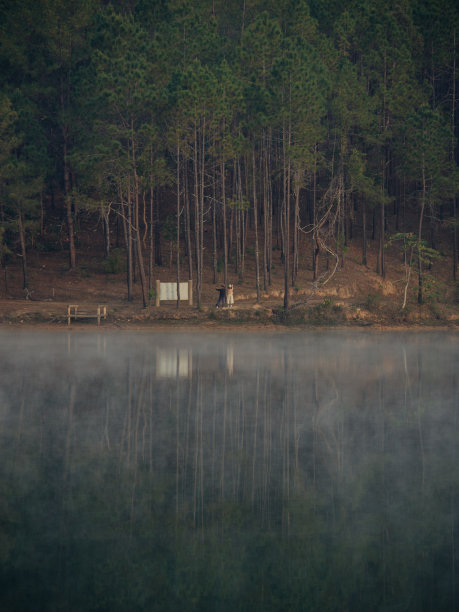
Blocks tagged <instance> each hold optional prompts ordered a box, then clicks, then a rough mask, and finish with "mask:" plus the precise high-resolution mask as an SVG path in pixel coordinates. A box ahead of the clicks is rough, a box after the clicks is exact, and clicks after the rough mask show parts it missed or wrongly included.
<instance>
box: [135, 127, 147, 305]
mask: <svg viewBox="0 0 459 612" xmlns="http://www.w3.org/2000/svg"><path fill="white" fill-rule="evenodd" d="M131 130H132V166H133V170H134V204H135V219H134V222H135V242H136V253H137V264H138V266H139V274H140V284H141V286H142V302H143V307H144V308H146V307H147V304H148V299H147V279H146V276H145V266H144V264H143V253H142V240H141V236H140V215H139V177H138V175H137V164H136V151H135V141H134V129H133V122H131Z"/></svg>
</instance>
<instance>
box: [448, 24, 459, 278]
mask: <svg viewBox="0 0 459 612" xmlns="http://www.w3.org/2000/svg"><path fill="white" fill-rule="evenodd" d="M456 146H457V144H456V29H454V30H453V67H452V95H451V153H450V157H451V162H452V163H453V164H454V161H455V147H456ZM451 209H452V210H451V212H452V218H453V279H454V280H455V281H456V280H457V260H458V255H457V250H458V248H457V242H458V241H457V196H454V197H453V198H452V201H451Z"/></svg>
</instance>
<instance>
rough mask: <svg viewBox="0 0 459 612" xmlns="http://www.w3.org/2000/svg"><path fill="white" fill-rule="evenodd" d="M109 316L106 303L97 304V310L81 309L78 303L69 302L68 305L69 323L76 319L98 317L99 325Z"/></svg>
mask: <svg viewBox="0 0 459 612" xmlns="http://www.w3.org/2000/svg"><path fill="white" fill-rule="evenodd" d="M106 318H107V307H106V306H104V305H99V306H97V312H94V311H92V312H89V311H88V310H79V305H78V304H69V305H68V306H67V325H70V321H71V320H72V319H74V320H75V321H76V320H77V319H97V325H100V320H101V319H106Z"/></svg>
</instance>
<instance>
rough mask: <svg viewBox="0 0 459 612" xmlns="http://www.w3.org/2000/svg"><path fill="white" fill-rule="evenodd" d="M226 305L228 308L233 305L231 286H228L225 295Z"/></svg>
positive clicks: (232, 288) (232, 289)
mask: <svg viewBox="0 0 459 612" xmlns="http://www.w3.org/2000/svg"><path fill="white" fill-rule="evenodd" d="M226 300H227V302H226V303H227V304H228V306H229V307H230V308H232V307H233V304H234V287H233V285H232V284H230V285H228V292H227V294H226Z"/></svg>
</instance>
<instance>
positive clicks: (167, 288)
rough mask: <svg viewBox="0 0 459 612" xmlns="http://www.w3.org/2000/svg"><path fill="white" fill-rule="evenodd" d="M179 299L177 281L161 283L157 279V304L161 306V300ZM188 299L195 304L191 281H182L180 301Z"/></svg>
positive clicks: (191, 303)
mask: <svg viewBox="0 0 459 612" xmlns="http://www.w3.org/2000/svg"><path fill="white" fill-rule="evenodd" d="M176 300H177V283H161V282H160V281H159V280H157V281H156V306H159V304H160V302H161V301H166V302H167V301H176ZM182 300H183V301H185V302H186V301H188V302H189V304H190V306H192V305H193V288H192V284H191V281H188V282H185V283H180V301H182Z"/></svg>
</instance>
